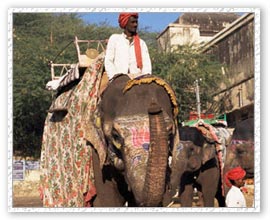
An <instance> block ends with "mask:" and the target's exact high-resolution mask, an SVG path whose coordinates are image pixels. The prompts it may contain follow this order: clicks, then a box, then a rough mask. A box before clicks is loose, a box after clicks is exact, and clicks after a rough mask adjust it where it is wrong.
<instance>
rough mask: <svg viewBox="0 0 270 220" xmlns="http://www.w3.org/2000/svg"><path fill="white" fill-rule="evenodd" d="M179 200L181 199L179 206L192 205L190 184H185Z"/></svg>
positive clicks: (191, 187)
mask: <svg viewBox="0 0 270 220" xmlns="http://www.w3.org/2000/svg"><path fill="white" fill-rule="evenodd" d="M180 201H181V207H192V201H193V186H192V184H189V185H185V188H184V190H183V192H182V193H181V195H180Z"/></svg>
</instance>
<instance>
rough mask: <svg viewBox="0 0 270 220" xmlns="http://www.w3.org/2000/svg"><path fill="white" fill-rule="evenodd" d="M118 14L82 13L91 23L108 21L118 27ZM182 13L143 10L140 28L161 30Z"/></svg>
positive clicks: (140, 17) (140, 15)
mask: <svg viewBox="0 0 270 220" xmlns="http://www.w3.org/2000/svg"><path fill="white" fill-rule="evenodd" d="M118 15H119V13H118V12H101V13H96V12H91V13H81V16H82V17H81V18H82V19H83V20H84V21H85V22H86V23H90V24H91V23H94V24H99V23H102V22H106V24H109V25H111V26H114V27H118ZM180 15H181V13H180V12H176V13H175V12H141V13H139V28H145V27H148V28H149V31H153V32H161V31H163V30H164V29H165V28H166V27H167V26H168V24H169V23H173V22H174V21H176V19H177V18H178V17H179V16H180Z"/></svg>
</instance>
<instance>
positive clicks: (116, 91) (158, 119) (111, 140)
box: [94, 75, 179, 207]
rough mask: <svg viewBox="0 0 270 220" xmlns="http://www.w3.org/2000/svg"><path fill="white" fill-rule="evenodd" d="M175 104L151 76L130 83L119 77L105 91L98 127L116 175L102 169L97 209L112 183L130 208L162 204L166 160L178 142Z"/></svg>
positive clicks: (168, 92) (161, 84)
mask: <svg viewBox="0 0 270 220" xmlns="http://www.w3.org/2000/svg"><path fill="white" fill-rule="evenodd" d="M173 103H175V97H174V94H173V91H172V90H171V89H170V87H169V86H168V85H167V84H166V83H165V82H164V81H163V80H161V79H160V78H157V77H154V76H151V75H150V76H144V77H140V78H135V79H132V80H131V79H130V78H129V76H127V75H119V76H117V77H116V78H115V79H114V80H113V81H112V82H111V83H110V84H109V86H108V87H107V88H106V89H105V91H104V92H103V94H102V98H101V102H100V114H101V115H100V116H101V125H102V131H103V133H104V137H105V140H106V145H107V146H108V148H107V150H108V151H107V152H108V158H109V160H110V165H109V167H111V169H114V170H115V173H114V174H115V176H114V175H111V174H110V175H109V176H108V173H106V171H104V168H103V170H102V179H103V181H102V183H101V184H100V183H99V184H96V190H97V199H98V200H99V201H101V204H100V205H102V206H103V204H102V201H105V200H106V198H103V197H108V195H106V194H105V195H104V193H103V192H104V187H106V185H108V184H110V185H111V184H112V182H114V183H115V186H114V187H113V188H114V189H115V190H116V192H115V193H116V194H117V191H121V189H123V188H126V189H127V191H126V192H125V193H122V192H120V194H121V197H123V199H122V201H128V205H129V206H130V205H131V206H132V205H135V206H152V207H153V206H161V205H162V200H163V195H164V193H165V188H166V184H167V183H168V177H167V173H168V157H169V154H170V152H171V150H172V148H173V145H175V144H177V143H178V142H179V136H178V131H177V129H176V128H177V122H176V111H177V109H176V108H177V107H176V103H175V104H173ZM94 166H95V165H94ZM112 167H113V168H112ZM119 176H120V177H122V178H120V179H119ZM117 178H118V179H117ZM110 179H112V180H113V181H112V182H111V181H110ZM123 180H125V181H123ZM123 185H124V187H123ZM118 189H120V190H118ZM104 205H106V204H104Z"/></svg>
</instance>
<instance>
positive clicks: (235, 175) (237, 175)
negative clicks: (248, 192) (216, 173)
mask: <svg viewBox="0 0 270 220" xmlns="http://www.w3.org/2000/svg"><path fill="white" fill-rule="evenodd" d="M245 175H246V171H245V170H244V169H242V168H241V167H235V168H233V169H231V170H229V171H228V172H227V173H226V174H225V183H226V185H227V186H228V187H231V186H232V184H231V182H230V181H229V180H239V179H242V178H244V177H245Z"/></svg>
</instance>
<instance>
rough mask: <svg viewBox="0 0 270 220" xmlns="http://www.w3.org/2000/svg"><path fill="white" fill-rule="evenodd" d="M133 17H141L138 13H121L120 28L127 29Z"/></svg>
mask: <svg viewBox="0 0 270 220" xmlns="http://www.w3.org/2000/svg"><path fill="white" fill-rule="evenodd" d="M131 16H134V17H136V18H138V17H139V15H138V13H136V12H131V13H126V12H122V13H120V14H119V18H118V22H119V26H120V27H121V28H125V27H126V25H127V23H128V19H129V18H130V17H131Z"/></svg>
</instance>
